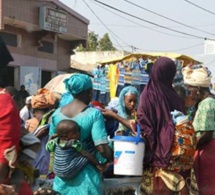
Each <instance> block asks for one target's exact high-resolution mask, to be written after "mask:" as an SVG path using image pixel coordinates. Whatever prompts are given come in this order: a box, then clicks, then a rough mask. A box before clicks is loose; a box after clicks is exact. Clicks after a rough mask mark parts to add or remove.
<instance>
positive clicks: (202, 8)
mask: <svg viewBox="0 0 215 195" xmlns="http://www.w3.org/2000/svg"><path fill="white" fill-rule="evenodd" d="M184 1H186V2H187V3H189V4H191V5H193V6H195V7H198V8H199V9H201V10H204V11H206V12H208V13H210V14H213V15H215V13H214V12H212V11H210V10H208V9H205V8H204V7H201V6H199V5H197V4H195V3H193V2H191V1H188V0H184Z"/></svg>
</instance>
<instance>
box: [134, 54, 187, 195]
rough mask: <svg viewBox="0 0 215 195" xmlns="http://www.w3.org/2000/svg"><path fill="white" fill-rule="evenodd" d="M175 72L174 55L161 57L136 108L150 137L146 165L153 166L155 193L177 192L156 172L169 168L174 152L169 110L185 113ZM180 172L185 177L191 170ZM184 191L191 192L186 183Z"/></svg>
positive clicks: (145, 132)
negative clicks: (170, 57)
mask: <svg viewBox="0 0 215 195" xmlns="http://www.w3.org/2000/svg"><path fill="white" fill-rule="evenodd" d="M175 73H176V65H175V63H174V62H173V61H172V60H171V59H169V58H167V57H160V58H158V59H157V60H156V62H155V64H154V66H153V68H152V71H151V75H150V79H149V82H148V84H147V86H146V87H145V89H144V91H143V92H142V94H141V96H140V103H139V106H138V110H137V119H138V124H139V125H140V127H141V130H142V133H143V136H144V137H145V138H146V140H147V143H146V144H147V146H146V154H145V166H146V164H149V165H150V166H152V168H153V192H152V193H153V195H157V194H159V195H160V194H165V195H168V194H174V193H175V192H173V191H172V190H170V189H169V188H168V187H167V185H166V184H165V183H164V181H163V179H162V178H161V177H158V175H157V173H158V172H157V171H158V170H168V166H169V164H170V159H171V156H172V153H171V147H172V144H173V140H174V135H175V127H174V125H173V122H172V119H171V115H170V112H171V111H174V110H178V111H181V112H183V113H185V108H184V105H183V101H182V99H181V98H180V97H179V95H178V94H177V93H176V91H175V90H174V89H173V86H172V84H173V79H174V76H175ZM178 173H179V175H181V176H183V177H184V179H186V177H188V176H189V174H190V170H187V171H179V172H178ZM183 177H182V178H183ZM173 178H175V176H173ZM143 179H144V178H143ZM181 194H188V189H187V188H186V187H184V188H183V189H182V190H181Z"/></svg>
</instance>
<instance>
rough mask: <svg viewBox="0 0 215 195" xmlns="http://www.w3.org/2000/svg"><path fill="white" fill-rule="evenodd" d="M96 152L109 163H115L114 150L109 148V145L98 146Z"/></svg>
mask: <svg viewBox="0 0 215 195" xmlns="http://www.w3.org/2000/svg"><path fill="white" fill-rule="evenodd" d="M96 150H97V151H98V152H99V153H100V154H101V155H102V156H103V157H104V158H106V159H107V160H108V161H109V162H112V161H113V150H112V149H111V148H110V147H109V146H108V144H100V145H98V146H96Z"/></svg>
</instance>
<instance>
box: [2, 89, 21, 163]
mask: <svg viewBox="0 0 215 195" xmlns="http://www.w3.org/2000/svg"><path fill="white" fill-rule="evenodd" d="M0 110H1V111H0V145H1V147H0V162H2V163H5V164H8V161H7V160H6V159H5V158H4V151H5V149H8V148H11V147H12V146H15V148H16V150H17V149H18V144H19V140H20V135H21V130H20V122H21V120H20V117H19V111H18V109H17V108H16V105H15V103H14V101H13V99H12V98H11V96H10V95H9V94H7V93H2V92H0Z"/></svg>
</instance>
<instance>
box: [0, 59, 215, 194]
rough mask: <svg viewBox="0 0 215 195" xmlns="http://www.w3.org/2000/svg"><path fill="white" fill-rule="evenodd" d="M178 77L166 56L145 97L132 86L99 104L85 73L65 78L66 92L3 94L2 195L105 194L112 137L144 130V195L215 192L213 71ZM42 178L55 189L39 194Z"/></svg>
mask: <svg viewBox="0 0 215 195" xmlns="http://www.w3.org/2000/svg"><path fill="white" fill-rule="evenodd" d="M167 72H168V74H166V73H167ZM175 74H176V65H175V63H174V62H173V61H172V60H171V59H169V58H166V57H160V58H158V59H157V60H156V61H155V64H154V66H153V68H152V70H151V73H150V76H149V81H148V83H147V85H146V86H145V88H144V90H143V92H142V93H141V94H139V91H138V90H137V89H136V88H135V87H134V86H126V87H124V88H123V89H122V91H121V92H120V94H119V97H118V98H113V99H112V100H111V101H110V102H109V104H108V105H103V104H101V103H99V102H95V101H92V96H93V90H92V81H91V78H90V77H89V76H88V75H86V74H80V73H75V74H72V75H71V77H70V78H67V79H65V80H64V84H65V88H66V93H65V94H66V95H65V94H61V95H60V94H57V93H54V92H51V91H49V90H48V89H45V88H41V89H39V90H38V92H37V94H31V95H30V94H28V92H27V91H26V90H25V88H24V86H21V89H20V91H18V90H16V89H15V88H14V87H10V86H8V87H5V88H3V89H1V91H0V108H1V112H0V128H1V131H0V144H1V148H0V194H3V195H9V194H13V195H15V194H20V195H23V194H26V195H28V194H29V195H30V194H35V195H36V194H38V195H40V194H61V195H76V194H77V195H80V194H81V195H85V194H86V195H90V194H93V195H101V194H104V188H103V187H104V185H103V178H105V177H107V176H108V177H111V176H113V169H112V165H113V161H114V159H113V158H114V152H113V151H114V143H113V142H112V141H111V138H113V137H114V136H115V135H117V136H136V132H137V129H136V127H137V125H139V126H140V128H141V136H142V138H143V139H144V140H145V145H146V151H145V156H144V159H143V176H142V183H141V185H140V189H141V190H140V194H142V195H144V194H153V195H156V194H159V195H160V194H165V195H168V194H169V195H171V194H172V195H173V194H182V195H188V194H189V193H190V192H191V191H192V192H193V191H195V192H196V193H199V194H200V195H205V194H207V195H208V194H211V195H212V194H215V187H214V186H213V181H214V179H215V178H214V177H215V176H214V171H215V166H214V165H213V163H212V162H213V160H214V156H213V152H214V148H215V120H214V118H215V99H214V95H213V94H212V93H211V92H210V89H209V88H210V85H211V73H210V72H209V71H208V70H207V69H206V68H204V67H200V68H198V69H193V68H192V67H185V68H183V69H182V74H183V79H184V84H185V85H186V88H184V87H181V86H180V87H177V86H174V83H173V80H174V76H175ZM186 96H189V98H191V99H192V102H194V104H193V105H192V112H190V109H191V108H190V107H187V105H186ZM68 99H69V101H68ZM192 173H194V174H192ZM41 175H43V176H45V177H46V178H47V179H49V180H51V179H52V180H53V185H52V186H51V188H49V189H48V188H43V189H38V188H39V187H40V186H38V185H37V181H38V180H37V178H39V177H40V176H41ZM113 177H116V176H113ZM119 179H120V178H119ZM195 181H196V183H197V185H196V186H197V187H196V188H195V189H194V186H192V184H193V182H195ZM113 194H114V192H113Z"/></svg>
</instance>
